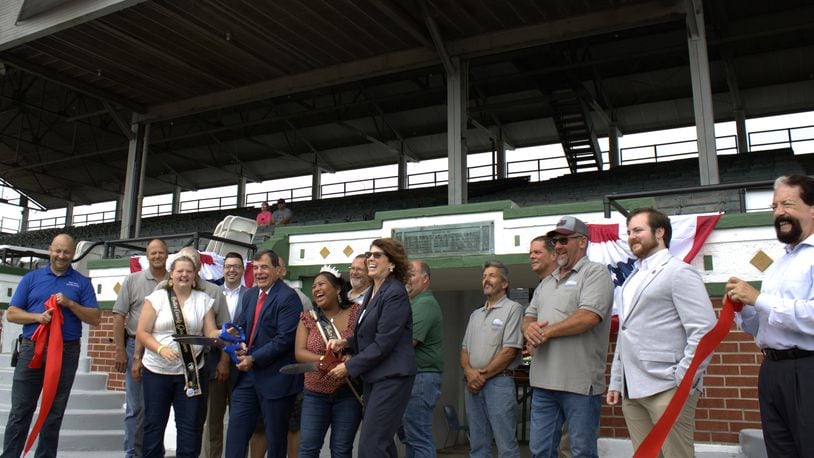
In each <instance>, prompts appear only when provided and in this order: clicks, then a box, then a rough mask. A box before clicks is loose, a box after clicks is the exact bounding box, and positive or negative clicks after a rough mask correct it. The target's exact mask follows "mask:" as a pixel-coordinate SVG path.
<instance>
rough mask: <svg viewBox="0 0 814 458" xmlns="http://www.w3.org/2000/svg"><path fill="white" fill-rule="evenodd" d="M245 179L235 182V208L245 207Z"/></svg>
mask: <svg viewBox="0 0 814 458" xmlns="http://www.w3.org/2000/svg"><path fill="white" fill-rule="evenodd" d="M246 181H247V180H246V177H243V176H242V177H240V179H239V180H237V208H243V207H245V206H246Z"/></svg>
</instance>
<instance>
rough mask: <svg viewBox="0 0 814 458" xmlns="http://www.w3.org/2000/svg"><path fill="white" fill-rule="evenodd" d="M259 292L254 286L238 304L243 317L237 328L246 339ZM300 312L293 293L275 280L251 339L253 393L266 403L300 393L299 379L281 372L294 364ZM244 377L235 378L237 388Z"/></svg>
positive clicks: (295, 295) (297, 300) (299, 304)
mask: <svg viewBox="0 0 814 458" xmlns="http://www.w3.org/2000/svg"><path fill="white" fill-rule="evenodd" d="M259 297H260V289H259V288H257V287H256V286H255V287H254V288H251V289H250V290H248V291H246V292H245V293H244V294H243V297H242V300H241V310H242V313H240V314H239V316H238V317H237V322H236V323H235V324H237V325H238V326H241V327H242V328H243V329H245V330H246V338H247V339H249V338H250V335H249V333H250V332H252V325H253V324H254V310H255V304H257V299H258V298H259ZM301 312H302V303H301V302H300V298H299V296H297V293H296V292H294V290H293V289H291V288H289V287H288V286H286V284H285V283H284V282H283V281H282V280H277V282H275V283H274V284H273V285H272V286H271V289H269V292H268V295H267V296H266V300H265V301H264V302H263V306H262V308H261V309H260V315H259V316H258V320H257V322H258V324H257V327H256V328H255V329H254V334H255V336H254V339H253V340H252V344H251V347H249V354H250V355H252V356H253V357H254V365H253V367H252V369H251V370H252V371H253V372H254V376H255V387H254V388H255V390H257V392H258V393H259V394H260V395H261V396H262V397H263V398H265V399H278V398H283V397H286V396H290V395H293V394H296V393H299V392H300V391H302V389H303V376H302V375H285V374H281V373H280V368H281V367H283V366H285V365H286V364H292V363H295V362H296V360H295V359H294V336H295V335H296V333H297V325H298V324H299V320H300V313H301ZM245 376H246V374H245V373H243V372H241V373H240V374H239V375H238V386H240V382H241V379H243V378H244V377H245Z"/></svg>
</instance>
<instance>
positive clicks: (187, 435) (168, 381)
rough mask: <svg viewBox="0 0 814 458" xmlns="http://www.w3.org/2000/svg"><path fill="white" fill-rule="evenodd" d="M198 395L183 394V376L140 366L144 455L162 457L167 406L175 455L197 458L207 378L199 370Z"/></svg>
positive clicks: (199, 450)
mask: <svg viewBox="0 0 814 458" xmlns="http://www.w3.org/2000/svg"><path fill="white" fill-rule="evenodd" d="M201 375H202V376H201V377H200V381H201V389H202V390H203V394H202V395H200V396H193V397H191V398H189V397H187V395H186V393H185V382H184V376H183V375H162V374H156V373H153V372H150V371H149V370H147V369H144V372H143V375H142V376H141V383H142V387H143V388H144V392H145V393H149V396H144V448H143V450H142V452H143V456H144V457H145V458H153V457H163V456H164V430H165V429H166V428H167V422H168V421H169V418H170V407H172V408H173V409H174V410H175V427H176V429H177V431H178V434H177V445H176V450H175V456H177V457H178V458H182V457H183V458H198V455H199V454H200V452H201V434H202V428H201V426H202V425H201V422H200V418H201V410H202V409H203V408H204V407H205V404H204V400H205V396H206V393H207V384H208V381H209V377H205V376H204V375H205V370H203V369H202V370H201Z"/></svg>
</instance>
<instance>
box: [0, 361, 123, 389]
mask: <svg viewBox="0 0 814 458" xmlns="http://www.w3.org/2000/svg"><path fill="white" fill-rule="evenodd" d="M0 367H2V366H0ZM12 381H14V368H13V367H3V368H2V369H0V386H2V385H8V386H11V383H12ZM73 389H75V390H77V389H78V390H105V389H107V374H105V373H103V372H78V371H77V373H76V377H75V378H74V382H73Z"/></svg>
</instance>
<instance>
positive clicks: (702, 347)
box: [633, 296, 743, 458]
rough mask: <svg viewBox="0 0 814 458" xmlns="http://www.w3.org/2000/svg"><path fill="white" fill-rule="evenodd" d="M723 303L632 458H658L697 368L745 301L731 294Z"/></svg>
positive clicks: (687, 393) (725, 333)
mask: <svg viewBox="0 0 814 458" xmlns="http://www.w3.org/2000/svg"><path fill="white" fill-rule="evenodd" d="M723 305H724V306H723V310H721V316H720V317H719V318H718V322H717V323H715V327H713V328H712V329H710V331H709V332H708V333H707V334H706V335H705V336H704V337H702V338H701V341H700V342H698V347H697V348H696V349H695V356H694V357H693V358H692V362H690V367H689V369H687V373H686V374H684V378H683V379H682V380H681V383H680V384H679V385H678V388H677V389H676V393H675V395H673V399H671V400H670V404H668V405H667V409H666V410H665V411H664V413H663V414H662V415H661V418H659V421H657V422H656V425H655V426H654V427H653V429H652V430H650V433H649V434H648V435H647V437H645V438H644V440H643V441H642V443H641V444H640V445H639V448H638V449H636V453H635V454H634V455H633V458H655V457H658V456H659V452H660V451H661V446H662V444H664V440H665V439H667V435H668V434H669V433H670V430H671V429H672V428H673V423H675V421H676V418H678V414H679V413H681V409H682V408H684V403H685V402H687V396H689V395H690V390H691V389H692V385H693V380H695V373H696V372H698V367H699V366H700V365H701V363H702V362H703V361H704V360H705V359H707V357H708V356H709V355H711V354H712V352H713V351H714V350H715V348H716V347H718V344H720V343H721V341H722V340H724V337H726V335H727V334H729V329H730V328H732V321H734V319H735V312H740V311H741V310H742V309H743V304H741V303H740V302H735V301H733V300H731V299H730V298H729V296H724V304H723Z"/></svg>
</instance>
